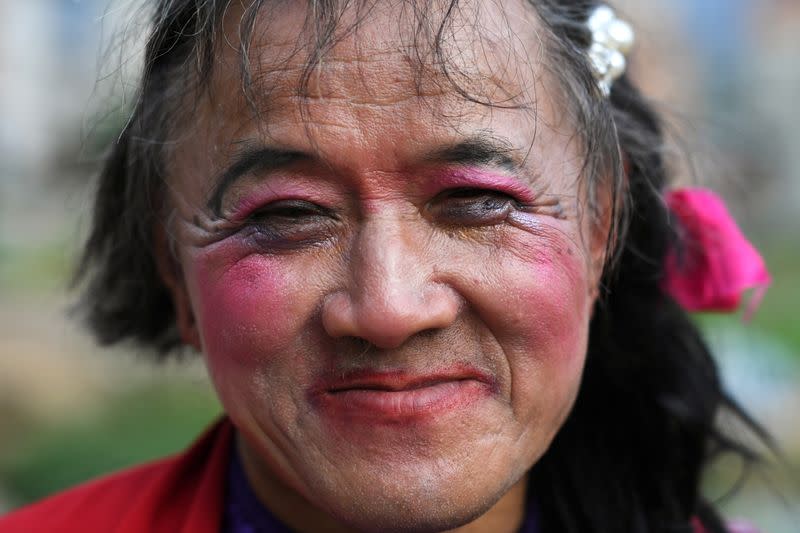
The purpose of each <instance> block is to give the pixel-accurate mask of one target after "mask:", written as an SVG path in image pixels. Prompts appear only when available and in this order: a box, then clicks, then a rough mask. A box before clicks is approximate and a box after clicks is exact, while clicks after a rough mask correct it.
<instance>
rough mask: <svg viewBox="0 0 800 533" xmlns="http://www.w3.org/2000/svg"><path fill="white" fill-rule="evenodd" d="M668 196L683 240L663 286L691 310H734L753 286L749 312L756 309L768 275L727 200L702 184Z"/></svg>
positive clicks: (670, 258)
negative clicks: (723, 199) (753, 292)
mask: <svg viewBox="0 0 800 533" xmlns="http://www.w3.org/2000/svg"><path fill="white" fill-rule="evenodd" d="M664 197H665V200H666V202H667V206H669V208H670V210H671V211H672V213H673V214H674V216H675V217H676V218H677V220H678V221H679V223H680V229H679V232H680V233H681V240H682V246H681V247H680V249H677V250H672V251H671V252H670V253H669V255H668V256H667V264H666V276H665V279H664V282H663V287H664V290H665V291H666V292H667V293H669V294H670V295H671V296H672V297H673V298H674V299H675V300H676V301H677V302H678V303H679V304H681V305H682V306H683V307H684V308H685V309H687V310H689V311H735V310H736V309H737V308H738V307H739V304H740V303H741V299H742V294H743V293H744V291H746V290H748V289H753V288H755V289H756V292H755V294H754V295H753V298H752V299H751V302H750V305H749V307H748V311H747V315H748V316H749V315H750V314H752V312H753V311H754V310H755V308H756V307H757V306H758V304H759V303H760V301H761V298H762V297H763V295H764V292H766V289H767V287H768V286H769V284H770V282H771V279H770V275H769V272H767V268H766V266H765V265H764V260H763V259H762V258H761V255H760V254H759V253H758V251H757V250H756V249H755V248H754V247H753V245H752V244H750V242H748V240H747V239H746V238H745V236H744V235H742V232H741V230H740V229H739V228H738V226H737V225H736V222H735V221H734V220H733V218H732V217H731V215H730V213H728V210H727V208H726V207H725V204H724V203H723V201H722V200H721V199H720V198H719V196H717V195H716V194H714V193H713V192H711V191H710V190H708V189H702V188H682V189H675V190H671V191H668V192H667V193H666V194H665V195H664Z"/></svg>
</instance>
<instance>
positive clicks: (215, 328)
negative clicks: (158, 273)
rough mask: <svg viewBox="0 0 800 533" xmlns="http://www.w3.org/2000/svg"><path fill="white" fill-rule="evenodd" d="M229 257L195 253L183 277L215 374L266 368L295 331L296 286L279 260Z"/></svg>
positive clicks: (222, 252)
mask: <svg viewBox="0 0 800 533" xmlns="http://www.w3.org/2000/svg"><path fill="white" fill-rule="evenodd" d="M232 254H233V251H227V250H224V249H222V250H219V249H218V250H215V251H214V252H213V253H204V252H201V253H198V254H197V255H196V256H195V257H194V258H193V260H192V266H193V268H192V271H191V273H190V274H189V275H188V276H187V278H189V279H188V281H189V284H190V294H191V299H192V306H193V307H194V310H195V313H196V315H197V321H198V325H199V328H200V333H201V339H202V344H203V351H204V353H205V354H206V357H207V358H208V359H209V365H213V367H214V368H215V369H221V368H230V367H234V366H236V367H246V368H252V367H254V366H259V367H264V366H265V365H266V366H270V365H271V364H273V363H274V361H273V359H274V357H275V356H276V354H279V353H287V352H286V348H287V347H288V344H289V343H291V342H292V339H293V338H294V333H295V331H296V330H297V328H298V327H299V323H300V321H301V316H302V315H301V313H300V311H299V309H298V307H300V306H302V304H303V303H304V302H303V301H302V299H298V296H299V295H300V291H298V283H299V280H297V279H296V277H295V276H294V275H293V274H292V272H293V271H292V269H289V268H287V267H286V265H285V264H284V263H285V262H284V261H282V260H281V259H282V258H280V257H270V256H264V255H255V254H254V255H250V256H247V257H244V258H241V259H238V260H231V258H230V256H231V255H232Z"/></svg>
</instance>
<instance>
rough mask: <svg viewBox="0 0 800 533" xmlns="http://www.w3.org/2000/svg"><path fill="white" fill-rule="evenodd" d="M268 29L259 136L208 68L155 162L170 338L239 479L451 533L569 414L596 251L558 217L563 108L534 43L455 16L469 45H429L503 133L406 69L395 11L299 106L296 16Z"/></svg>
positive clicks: (322, 74)
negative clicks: (166, 212) (219, 423)
mask: <svg viewBox="0 0 800 533" xmlns="http://www.w3.org/2000/svg"><path fill="white" fill-rule="evenodd" d="M501 8H502V9H504V10H505V11H506V12H505V14H504V13H503V12H501V11H499V10H500V9H501ZM276 9H278V10H277V11H274V12H271V13H270V14H269V17H262V18H261V19H260V20H259V22H258V24H257V26H256V33H255V44H254V46H253V48H252V49H251V54H252V66H253V69H254V72H256V73H257V76H255V79H256V82H255V84H254V86H253V94H254V96H255V102H256V106H257V109H258V111H259V113H257V114H254V113H253V111H254V110H253V108H252V107H251V106H249V105H248V102H247V101H246V99H245V98H243V97H241V96H240V93H241V91H240V78H239V70H238V66H237V63H236V62H237V60H238V59H237V56H236V54H234V53H233V52H232V51H230V50H228V49H226V50H224V51H222V52H221V54H222V55H221V57H220V59H219V61H218V63H217V68H216V70H215V74H214V80H213V82H212V86H211V89H210V91H209V92H208V94H207V95H204V96H202V97H200V99H199V101H198V104H197V106H196V109H195V110H194V111H193V122H192V126H191V127H189V128H188V133H186V134H185V135H182V136H181V138H180V140H179V142H178V145H177V146H178V147H177V149H176V151H175V154H174V157H173V158H172V160H171V165H170V190H171V193H170V201H171V203H172V205H173V206H174V209H175V216H173V217H172V221H173V224H172V226H171V231H172V234H173V238H174V239H175V243H174V246H175V249H176V250H177V258H178V259H177V262H178V265H177V267H178V269H177V271H178V272H179V273H180V274H178V275H165V280H166V281H167V284H168V285H169V286H170V288H171V290H172V294H173V297H174V300H175V304H176V308H177V310H178V316H179V325H180V327H181V331H182V333H183V336H184V338H185V340H186V341H187V342H188V343H191V344H194V345H195V346H196V347H197V348H198V349H200V350H201V351H202V352H203V354H204V357H205V360H206V363H207V366H208V370H209V373H210V375H211V378H212V381H213V383H214V385H215V387H216V390H217V392H218V394H219V397H220V400H221V402H222V404H223V406H224V408H225V410H226V411H227V413H228V414H229V415H230V418H231V420H232V421H233V423H234V424H235V425H236V427H237V428H238V430H239V433H240V436H241V446H242V449H243V450H244V453H245V455H246V456H248V457H249V459H247V461H246V463H247V466H248V469H249V470H251V472H250V475H251V478H254V479H255V478H257V479H260V480H261V481H263V483H264V485H265V486H267V485H269V484H270V483H272V484H276V483H277V484H280V485H281V486H283V487H285V488H286V489H288V490H289V491H290V492H292V493H293V494H296V495H298V496H299V497H300V498H301V499H302V500H303V501H308V502H311V503H312V504H313V505H314V506H315V507H316V508H317V509H319V510H321V511H322V512H324V513H325V514H326V515H328V516H331V517H333V518H334V519H335V520H336V521H337V523H339V524H344V525H347V526H350V527H356V528H361V529H377V530H388V529H394V528H397V527H398V524H401V525H402V527H403V528H405V529H407V530H426V529H428V530H436V529H439V530H441V529H449V528H453V527H456V526H459V525H462V524H465V523H468V522H470V521H471V520H474V519H475V518H477V517H478V516H480V515H482V514H484V513H486V512H487V511H488V510H489V509H491V508H492V506H493V505H495V503H496V502H498V501H499V500H501V498H502V497H503V496H504V495H505V494H507V493H508V491H509V490H510V489H511V488H512V487H513V486H515V485H517V486H519V483H520V482H521V480H524V478H525V475H526V472H527V471H528V470H529V469H530V468H531V466H532V465H533V464H534V463H535V462H536V461H537V460H538V458H539V457H540V456H541V455H542V454H543V453H544V452H545V450H546V449H547V447H548V445H549V444H550V442H551V440H552V438H553V436H554V434H555V433H556V432H557V431H558V429H559V427H560V426H561V424H562V423H563V421H564V419H565V417H566V416H567V414H568V412H569V410H570V408H571V406H572V403H573V401H574V398H575V396H576V393H577V390H578V386H579V381H580V377H581V371H582V368H583V363H584V358H585V353H586V344H587V330H588V323H589V319H590V315H591V309H592V307H593V304H594V300H595V294H596V290H595V287H596V285H597V282H598V275H599V272H598V271H597V269H596V268H594V267H593V265H594V264H597V263H598V262H600V261H601V260H600V256H601V255H602V250H603V249H604V247H605V242H604V241H603V240H602V239H597V238H593V237H592V235H595V234H596V232H592V231H590V228H588V227H587V223H586V221H585V220H583V219H581V217H579V216H578V210H579V204H580V198H581V194H580V191H579V188H578V182H579V169H580V164H581V161H582V159H581V153H580V146H579V145H578V143H577V141H576V137H577V136H576V135H575V132H574V131H573V130H572V128H571V126H570V124H569V122H568V118H567V117H568V115H569V113H568V112H567V111H566V104H565V103H564V102H560V101H559V100H558V98H557V97H556V95H558V90H557V87H556V85H555V83H554V82H553V81H552V80H549V79H548V77H547V75H546V70H545V69H544V68H543V66H541V65H539V64H537V63H535V62H534V59H529V60H523V59H522V58H537V57H539V56H541V54H540V50H539V49H538V48H537V47H538V44H537V39H536V34H535V28H536V27H537V26H538V22H537V20H536V18H535V14H534V13H532V12H530V11H529V10H527V9H525V8H523V7H521V6H516V5H511V4H509V5H506V6H503V5H501V4H499V3H498V4H495V3H486V4H484V7H482V8H481V12H480V13H479V14H477V15H476V14H475V13H477V12H471V13H470V14H466V11H470V10H469V9H465V13H463V14H462V15H459V16H469V17H474V16H479V17H481V20H480V23H481V27H482V32H481V37H477V36H476V35H475V34H474V33H472V30H471V28H474V25H472V24H458V23H456V24H455V25H454V32H453V38H452V40H451V44H450V45H448V46H450V47H451V48H450V51H451V52H455V51H459V53H458V54H454V55H453V57H454V58H455V59H453V64H454V65H455V66H456V67H457V68H458V72H459V74H460V75H463V80H464V81H466V83H468V84H469V88H470V90H472V91H473V92H475V93H477V94H480V95H482V96H483V97H486V98H488V99H492V100H494V101H500V100H504V99H505V100H506V101H508V98H509V95H511V97H512V98H513V99H514V100H513V103H516V104H522V108H520V107H519V106H517V107H516V108H513V109H512V108H509V107H508V106H506V108H502V107H490V106H485V105H481V104H477V103H472V102H469V101H467V100H465V99H464V98H463V97H462V96H460V95H459V94H457V92H456V91H455V90H454V89H453V88H452V86H451V84H450V83H449V82H448V81H447V80H445V79H443V78H442V75H441V73H440V72H439V71H438V70H437V69H436V68H434V67H428V66H426V65H424V64H422V65H420V64H418V63H417V62H416V61H417V60H416V59H415V58H416V57H417V54H416V53H415V52H418V51H421V52H422V54H420V55H422V56H423V57H425V55H424V54H425V50H420V49H419V48H418V49H416V50H414V51H410V48H409V37H408V35H407V34H411V33H412V32H411V31H409V30H408V27H411V25H410V24H403V22H402V21H403V14H402V13H399V11H392V9H394V8H392V9H389V8H387V9H386V11H381V10H380V9H376V10H375V11H374V12H371V13H370V15H369V16H368V18H367V19H366V20H365V21H364V22H362V24H361V26H360V27H359V28H358V30H357V31H356V32H354V33H351V34H350V35H348V36H346V37H344V38H343V39H342V40H340V41H339V42H338V43H337V44H336V45H335V46H334V47H333V49H331V50H330V51H328V52H327V53H326V56H325V58H324V60H323V62H322V63H321V65H320V66H319V67H318V68H317V69H316V70H314V71H313V73H312V75H311V77H310V79H309V84H308V87H307V92H306V94H303V95H302V96H299V95H298V92H297V87H298V86H299V85H300V80H301V77H302V75H303V68H304V67H305V64H306V61H307V56H306V54H305V52H304V51H303V49H302V48H300V52H298V51H297V50H298V48H297V46H296V45H297V42H298V41H297V30H296V28H298V27H300V25H301V24H302V20H303V17H304V16H305V13H304V12H303V11H302V9H301V8H300V7H298V6H296V5H291V6H283V7H281V8H276ZM398 9H399V8H398ZM229 15H230V18H231V20H233V21H238V19H239V17H238V15H236V14H235V13H233V14H229ZM267 19H269V20H267ZM398 20H400V21H401V23H400V24H398V22H397V21H398ZM398 27H400V28H403V27H407V28H406V30H402V29H397V28H398ZM293 28H294V29H293ZM389 29H392V30H391V31H390V30H389ZM412 29H413V28H412ZM235 33H236V32H235V31H231V34H235ZM266 36H269V39H267V38H266ZM512 37H513V38H512ZM420 46H422V45H420ZM498 65H503V66H502V67H498ZM475 80H478V81H475ZM599 233H602V232H599ZM267 498H268V496H267Z"/></svg>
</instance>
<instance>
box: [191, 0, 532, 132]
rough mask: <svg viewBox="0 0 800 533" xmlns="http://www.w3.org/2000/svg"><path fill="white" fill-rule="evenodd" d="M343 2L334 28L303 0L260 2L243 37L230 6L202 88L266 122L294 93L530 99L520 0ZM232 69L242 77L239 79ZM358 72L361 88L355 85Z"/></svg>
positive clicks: (527, 39) (307, 98)
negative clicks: (325, 24)
mask: <svg viewBox="0 0 800 533" xmlns="http://www.w3.org/2000/svg"><path fill="white" fill-rule="evenodd" d="M336 4H337V2H333V3H332V5H334V9H336V7H335V6H336ZM346 4H347V7H346V8H345V9H344V10H343V11H342V12H341V13H338V14H337V13H335V12H334V14H333V15H331V18H332V19H333V20H335V28H332V29H330V28H319V27H318V24H316V23H315V22H318V20H319V16H318V15H316V14H314V13H311V12H309V7H308V4H307V3H306V2H277V3H274V2H264V5H263V6H262V7H261V8H260V9H259V11H258V12H257V13H256V15H255V24H254V25H253V31H252V33H251V34H250V35H247V36H245V40H244V41H241V40H240V39H241V37H242V24H243V22H242V21H243V19H244V18H246V16H247V12H246V11H245V10H244V9H243V8H242V6H241V5H238V4H237V5H234V6H231V8H230V9H229V10H228V11H227V12H226V15H225V18H224V24H223V29H222V34H223V36H222V37H223V38H222V39H219V40H218V43H219V46H218V48H219V50H218V54H217V55H218V64H217V65H216V67H215V70H214V76H213V79H212V83H211V86H210V90H209V91H208V93H207V94H208V95H209V97H210V100H211V103H212V105H213V104H216V105H218V104H219V100H220V99H221V98H224V99H225V101H226V102H228V104H227V105H229V102H230V99H231V98H232V97H233V98H234V99H236V100H237V101H238V104H239V105H242V104H246V105H248V106H250V107H251V113H252V114H253V115H254V116H256V117H257V118H258V119H259V120H263V121H267V119H268V116H269V113H270V112H271V111H273V110H275V109H276V108H280V107H281V106H282V105H285V104H286V103H289V102H293V101H294V100H296V99H301V100H303V101H304V102H307V103H313V102H327V101H338V100H341V101H344V102H346V103H348V104H352V105H365V106H373V105H377V106H380V105H393V104H395V103H398V102H402V101H403V100H407V99H413V98H419V97H423V98H426V97H439V96H452V97H454V99H455V97H458V98H459V99H461V100H464V99H467V100H469V99H474V100H477V101H479V102H482V103H484V104H488V105H491V106H498V107H526V106H532V105H533V104H534V102H535V86H536V85H537V84H538V81H539V80H536V79H535V76H536V75H541V74H542V73H543V72H545V69H544V68H542V65H541V63H542V53H541V52H542V47H541V45H540V42H539V40H538V32H539V24H538V21H537V19H536V14H535V12H534V10H533V9H532V8H531V7H530V6H529V5H527V4H526V3H524V2H522V1H521V0H510V1H508V2H497V3H495V2H481V1H477V0H473V1H468V2H459V3H458V5H457V7H455V8H453V9H449V5H450V3H449V2H448V1H446V0H442V1H434V2H429V1H425V2H422V1H418V0H399V1H395V2H377V3H370V2H363V1H361V2H346ZM329 29H330V30H331V31H330V32H329V31H328V30H329ZM329 33H330V34H329ZM234 73H239V75H240V76H242V77H243V78H244V79H242V80H240V81H241V82H242V83H240V84H238V86H237V84H236V83H235V82H236V81H237V77H236V75H235V74H234ZM355 80H358V81H360V82H361V85H362V89H363V90H360V91H353V90H352V89H353V82H354V81H355ZM215 100H216V101H215ZM287 101H288V102H287Z"/></svg>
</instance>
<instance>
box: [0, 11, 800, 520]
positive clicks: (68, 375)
mask: <svg viewBox="0 0 800 533" xmlns="http://www.w3.org/2000/svg"><path fill="white" fill-rule="evenodd" d="M616 5H617V6H618V7H619V8H620V11H621V12H622V13H624V14H625V15H627V17H628V19H629V20H631V21H633V22H634V25H635V27H636V28H637V34H638V46H637V49H636V51H635V53H634V57H633V66H632V72H633V73H634V75H635V77H636V78H637V79H638V80H639V82H640V84H641V85H642V86H643V87H644V88H645V89H646V92H647V93H648V94H649V95H651V96H652V97H653V99H654V100H655V101H657V102H658V103H659V107H660V108H661V110H662V111H663V112H664V113H665V115H666V116H667V118H668V125H669V130H670V132H672V134H673V135H672V139H673V145H674V161H673V162H672V163H673V164H674V166H675V169H676V172H678V174H679V175H680V176H681V179H684V180H687V181H691V182H700V183H703V184H706V185H708V186H710V187H712V188H714V189H715V190H717V191H718V192H720V193H721V194H722V195H723V196H724V197H725V198H726V199H727V200H728V202H729V205H730V207H731V209H732V211H733V212H734V214H735V216H736V217H737V219H738V220H739V222H740V223H741V225H742V227H743V228H744V231H745V233H746V234H747V235H748V236H749V237H750V238H751V240H753V241H754V242H755V243H756V245H757V247H759V248H760V249H761V250H762V251H763V252H764V255H765V256H766V258H767V263H768V264H769V266H770V269H771V271H772V273H773V277H774V284H773V286H772V288H771V290H770V291H769V292H768V293H767V296H766V298H765V299H764V302H763V305H762V307H761V309H760V311H759V312H758V314H757V315H756V316H755V318H754V320H753V321H752V322H750V323H749V324H747V325H746V326H745V325H743V323H742V320H741V317H740V316H728V317H719V316H699V317H698V320H699V321H700V323H701V324H702V325H703V327H704V328H705V329H706V330H707V332H708V336H709V339H710V340H711V342H712V343H713V345H714V347H715V351H716V354H717V356H718V360H719V363H720V365H721V367H722V370H723V374H724V377H725V380H726V382H727V384H728V386H729V387H730V388H731V390H733V392H734V394H735V396H736V397H737V398H738V399H739V400H740V401H741V402H742V404H744V405H745V406H747V407H748V408H749V409H750V410H751V412H752V413H753V414H754V415H755V417H756V418H757V419H758V420H760V421H762V422H763V423H764V424H765V425H766V426H767V427H768V428H769V430H770V431H772V432H773V434H774V435H775V436H776V438H777V440H778V442H779V443H780V445H781V447H782V448H783V450H784V453H785V454H786V456H787V458H788V462H789V465H788V466H787V465H783V464H776V463H775V462H774V461H773V462H772V464H769V465H767V467H766V468H764V469H762V470H760V471H758V472H755V473H753V474H752V475H751V476H749V477H748V478H747V481H746V482H745V483H744V484H740V481H741V478H742V474H743V471H742V465H740V464H735V463H730V462H727V461H721V462H720V464H719V465H717V466H715V467H714V468H713V469H711V471H710V472H709V476H708V481H707V488H706V491H707V493H708V496H709V497H710V498H712V499H713V500H715V501H718V502H719V504H720V505H721V507H722V509H723V510H724V512H725V514H726V515H727V516H728V517H730V518H735V517H746V518H748V519H749V520H750V521H752V522H754V523H756V524H757V525H758V526H759V527H760V528H761V529H762V531H764V532H765V533H789V532H796V531H797V524H798V523H800V503H799V502H800V495H799V494H800V492H799V491H798V486H799V485H800V477H798V470H797V465H798V464H800V320H798V312H799V311H800V310H799V309H798V306H797V302H800V215H799V214H798V213H800V103H798V98H799V97H800V0H619V1H617V2H616ZM134 11H135V5H134V4H132V3H131V2H130V1H127V0H126V1H119V0H118V1H116V2H115V3H113V4H111V5H109V3H108V0H27V1H25V2H12V1H10V0H0V513H2V512H4V511H7V510H10V509H13V508H15V507H17V506H19V505H22V504H25V503H26V502H30V501H32V500H35V499H38V498H41V497H42V496H44V495H46V494H49V493H51V492H53V491H56V490H58V489H61V488H64V487H66V486H69V485H72V484H74V483H77V482H79V481H82V480H84V479H86V478H89V477H92V476H95V475H97V474H100V473H103V472H107V471H109V470H112V469H117V468H120V467H122V466H126V465H129V464H132V463H135V462H139V461H142V460H145V459H149V458H153V457H156V456H160V455H164V454H166V453H170V452H173V451H178V450H180V449H182V448H183V447H185V446H186V445H187V443H189V442H190V441H191V440H192V439H193V438H194V436H196V435H197V433H198V432H199V431H200V430H201V429H202V428H203V427H205V426H206V425H207V424H209V422H210V421H212V420H213V419H214V417H215V416H217V414H218V413H219V412H220V409H219V406H218V404H217V402H216V400H215V399H214V396H213V393H212V392H211V390H210V387H209V385H208V382H207V380H206V379H205V377H204V373H203V368H202V366H201V365H200V364H199V362H198V361H196V360H188V361H184V362H172V363H169V364H167V365H159V366H154V365H150V364H148V363H146V362H145V361H144V359H145V358H144V357H142V355H143V354H137V353H136V351H135V350H132V349H125V348H119V349H113V350H107V349H99V348H97V347H96V346H95V345H94V344H93V342H92V341H91V339H89V338H88V336H87V335H86V334H85V333H84V332H82V331H81V330H80V329H79V327H78V326H77V325H76V324H75V323H74V322H72V321H70V319H69V318H68V316H67V309H68V306H69V303H70V302H71V298H72V297H73V295H71V294H70V292H69V290H68V280H69V274H70V268H71V266H72V264H73V261H74V260H75V256H76V250H77V249H78V247H79V245H80V242H81V239H82V236H83V235H84V232H85V230H86V228H87V226H88V220H89V205H90V198H91V191H92V180H91V178H92V175H93V173H94V172H95V170H96V169H97V164H98V161H99V160H100V159H101V156H102V153H103V149H104V148H105V147H106V146H107V145H108V143H109V142H111V141H112V140H113V138H114V135H115V134H116V132H118V131H119V129H120V127H121V126H122V124H124V121H125V113H124V109H125V108H126V106H127V105H128V104H129V103H130V99H131V98H132V96H133V94H132V93H133V91H134V87H135V72H136V69H137V65H138V64H139V63H138V62H139V57H140V51H141V47H142V45H141V39H137V37H140V36H141V35H143V34H144V32H143V30H144V28H143V27H141V26H137V24H136V23H132V22H131V21H132V20H133V19H132V18H131V14H132V13H133V12H134ZM120 36H122V37H123V39H122V40H124V41H125V46H121V47H120V46H117V45H116V44H115V43H116V42H117V41H119V40H120ZM687 155H688V156H689V157H688V158H687V157H686V156H687ZM740 485H741V486H740ZM736 488H738V490H734V489H736Z"/></svg>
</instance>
